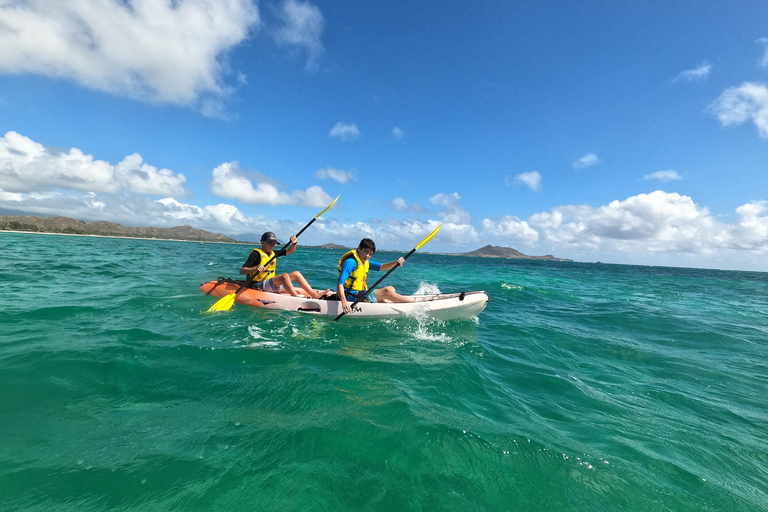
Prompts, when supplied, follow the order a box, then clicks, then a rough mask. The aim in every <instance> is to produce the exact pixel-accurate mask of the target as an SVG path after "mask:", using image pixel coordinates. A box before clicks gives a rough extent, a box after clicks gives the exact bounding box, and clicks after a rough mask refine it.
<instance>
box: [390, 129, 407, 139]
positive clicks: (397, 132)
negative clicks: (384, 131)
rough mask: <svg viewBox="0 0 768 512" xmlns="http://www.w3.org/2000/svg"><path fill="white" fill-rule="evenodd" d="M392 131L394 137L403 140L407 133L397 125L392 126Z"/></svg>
mask: <svg viewBox="0 0 768 512" xmlns="http://www.w3.org/2000/svg"><path fill="white" fill-rule="evenodd" d="M391 133H392V137H394V138H395V139H397V140H402V138H403V137H405V133H404V132H403V130H401V129H400V128H398V127H397V126H395V127H394V128H392V132H391Z"/></svg>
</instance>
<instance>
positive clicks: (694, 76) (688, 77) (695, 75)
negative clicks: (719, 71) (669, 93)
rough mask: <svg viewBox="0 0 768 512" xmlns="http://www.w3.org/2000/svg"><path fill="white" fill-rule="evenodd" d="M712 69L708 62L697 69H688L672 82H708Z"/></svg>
mask: <svg viewBox="0 0 768 512" xmlns="http://www.w3.org/2000/svg"><path fill="white" fill-rule="evenodd" d="M711 69H712V65H711V64H707V63H706V62H703V63H702V64H701V65H700V66H699V67H697V68H695V69H688V70H686V71H682V72H681V73H680V74H679V75H677V76H676V77H675V78H674V79H673V80H672V81H673V82H679V81H684V82H693V81H697V82H698V81H702V80H706V78H707V77H708V76H709V71H710V70H711Z"/></svg>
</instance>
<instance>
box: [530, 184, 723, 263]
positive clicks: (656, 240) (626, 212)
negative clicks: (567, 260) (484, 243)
mask: <svg viewBox="0 0 768 512" xmlns="http://www.w3.org/2000/svg"><path fill="white" fill-rule="evenodd" d="M529 221H530V223H531V225H532V226H533V227H534V228H537V229H538V230H539V231H540V232H541V233H543V234H544V236H545V237H546V238H547V239H548V240H551V241H555V242H558V243H563V244H569V245H573V246H576V247H582V248H583V247H590V248H597V247H604V248H606V247H610V248H612V249H619V250H622V251H635V250H640V251H646V252H647V251H651V252H654V251H682V252H707V251H710V250H711V249H712V248H715V247H726V246H728V244H729V237H728V232H727V231H728V230H727V229H726V228H725V226H723V225H722V224H720V223H718V222H717V221H716V220H715V219H714V218H713V217H712V216H711V215H710V213H709V211H708V210H707V209H706V208H700V207H699V206H698V205H696V203H694V202H693V199H691V198H690V197H688V196H683V195H680V194H676V193H667V192H663V191H661V190H657V191H655V192H652V193H650V194H639V195H636V196H632V197H630V198H628V199H626V200H624V201H612V202H611V203H609V204H607V205H604V206H601V207H599V208H594V207H591V206H586V205H578V206H562V207H557V208H554V209H553V210H552V211H551V212H548V213H540V214H536V215H533V216H532V217H531V218H530V219H529Z"/></svg>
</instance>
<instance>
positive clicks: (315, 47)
mask: <svg viewBox="0 0 768 512" xmlns="http://www.w3.org/2000/svg"><path fill="white" fill-rule="evenodd" d="M277 15H278V17H279V18H280V20H281V22H282V25H281V26H280V28H279V29H278V30H277V31H276V32H275V41H276V42H277V44H278V45H279V46H288V47H291V48H295V49H298V50H300V51H302V52H305V53H306V54H307V65H306V69H307V70H308V71H312V70H315V69H317V65H318V60H319V59H320V57H321V56H322V55H323V53H324V52H325V48H324V47H323V43H322V41H321V40H320V36H322V34H323V29H324V28H325V19H324V18H323V13H322V12H320V9H318V8H317V7H316V6H314V5H312V4H311V3H309V2H299V1H297V0H286V1H285V2H283V4H282V5H281V6H280V9H279V10H278V12H277Z"/></svg>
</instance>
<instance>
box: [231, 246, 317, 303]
mask: <svg viewBox="0 0 768 512" xmlns="http://www.w3.org/2000/svg"><path fill="white" fill-rule="evenodd" d="M296 241H297V238H296V235H293V236H292V237H291V246H290V247H289V248H288V249H287V250H285V252H284V254H293V253H294V252H296ZM276 245H282V244H281V243H280V242H278V241H277V237H276V236H275V234H274V233H273V232H271V231H267V232H266V233H264V234H263V235H261V249H258V248H256V249H253V250H252V251H251V253H250V254H249V255H248V259H247V260H246V262H245V264H244V265H243V266H242V268H241V269H240V274H242V275H246V274H247V275H248V278H249V279H251V277H253V279H252V280H251V287H252V288H255V289H257V290H262V291H265V292H270V293H282V292H286V291H287V292H288V293H290V294H291V295H292V296H294V297H297V296H298V295H299V293H298V292H297V291H296V288H295V287H294V286H293V282H294V281H295V282H297V283H299V286H300V287H301V288H302V289H303V290H304V291H305V292H306V293H307V294H308V295H309V296H310V297H312V298H313V299H319V298H320V297H322V296H324V295H326V294H327V293H328V292H330V290H325V291H323V292H318V291H317V290H315V289H313V288H312V287H311V286H310V285H309V283H308V282H307V280H306V279H305V278H304V276H303V275H302V274H301V272H299V271H298V270H294V271H293V272H291V273H290V274H289V273H284V274H279V275H275V273H276V270H277V258H274V256H275V246H276ZM281 256H282V255H281ZM270 260H272V261H271V262H270V263H269V264H268V265H266V264H267V262H269V261H270ZM265 265H266V266H265Z"/></svg>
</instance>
